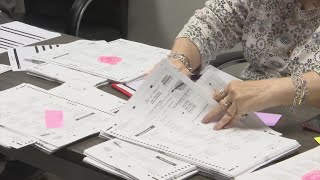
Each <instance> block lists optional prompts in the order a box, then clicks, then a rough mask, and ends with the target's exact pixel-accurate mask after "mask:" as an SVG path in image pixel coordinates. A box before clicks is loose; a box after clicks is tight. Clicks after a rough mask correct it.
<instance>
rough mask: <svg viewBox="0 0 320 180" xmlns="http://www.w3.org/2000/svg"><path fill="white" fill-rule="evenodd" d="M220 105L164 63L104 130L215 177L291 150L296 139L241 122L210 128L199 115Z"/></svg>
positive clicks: (226, 176)
mask: <svg viewBox="0 0 320 180" xmlns="http://www.w3.org/2000/svg"><path fill="white" fill-rule="evenodd" d="M217 105H218V103H217V102H215V101H214V100H213V99H212V98H211V96H209V95H207V94H205V93H203V91H202V90H201V89H200V88H199V87H198V86H196V85H195V84H194V82H192V81H191V80H190V79H189V78H188V77H186V76H184V75H183V74H181V73H180V72H179V71H178V70H177V69H175V68H174V67H173V65H172V64H171V63H170V62H169V61H162V62H161V63H160V64H159V65H158V66H157V68H156V69H155V70H154V71H153V72H152V74H151V75H149V77H148V79H147V80H146V81H145V82H144V83H143V85H142V86H141V87H140V88H139V90H138V91H137V92H136V93H135V94H134V95H133V96H132V97H131V99H130V100H129V101H128V102H127V104H126V105H125V106H124V107H122V108H121V110H120V111H119V112H118V113H117V114H116V115H115V116H114V117H113V118H112V119H111V121H112V122H113V123H110V126H109V127H108V126H106V129H104V130H102V132H101V136H102V137H116V138H119V139H122V140H125V141H128V142H131V143H135V144H138V145H140V146H143V147H146V148H150V149H153V150H156V151H159V152H161V153H164V154H166V155H169V156H172V157H174V158H178V159H180V160H183V161H185V162H188V163H190V164H193V165H196V166H197V167H198V168H199V169H200V170H201V171H204V172H207V173H209V174H211V175H212V176H213V178H217V179H229V178H234V177H236V176H239V175H240V174H243V173H245V172H250V171H252V170H254V169H256V168H258V167H260V166H262V165H264V164H266V163H268V162H270V161H272V160H274V159H276V158H279V157H281V156H283V155H286V154H287V153H289V152H292V151H293V150H295V149H296V148H298V147H299V146H300V145H299V143H298V142H297V141H295V140H291V139H287V138H283V137H279V136H275V135H271V134H268V133H264V132H259V131H256V130H252V129H250V128H248V127H247V126H246V125H245V124H244V123H241V122H240V123H238V124H237V126H236V127H234V128H230V129H223V130H220V131H216V130H213V126H214V125H215V124H216V122H212V123H209V124H202V123H201V120H202V118H203V117H204V116H205V115H206V114H207V113H208V112H209V111H210V110H211V109H212V108H213V107H216V106H217Z"/></svg>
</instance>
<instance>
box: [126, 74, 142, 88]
mask: <svg viewBox="0 0 320 180" xmlns="http://www.w3.org/2000/svg"><path fill="white" fill-rule="evenodd" d="M144 81H145V77H142V78H139V79H135V80H133V81H130V82H127V83H125V86H128V87H129V88H131V89H133V90H134V91H137V90H138V89H139V87H140V86H141V85H142V84H143V82H144Z"/></svg>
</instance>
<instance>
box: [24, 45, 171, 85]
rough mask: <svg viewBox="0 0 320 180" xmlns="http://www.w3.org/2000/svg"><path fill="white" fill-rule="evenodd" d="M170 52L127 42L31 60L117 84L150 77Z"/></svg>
mask: <svg viewBox="0 0 320 180" xmlns="http://www.w3.org/2000/svg"><path fill="white" fill-rule="evenodd" d="M169 52H170V51H169V50H166V49H161V48H158V47H153V46H149V45H145V44H141V43H137V42H132V41H128V40H124V39H119V40H115V41H111V42H108V43H105V44H101V43H92V44H90V45H83V44H82V45H78V46H76V47H75V46H69V47H67V48H59V49H56V50H53V51H50V52H47V53H41V54H37V55H34V56H32V57H30V58H29V59H30V60H37V61H44V62H48V63H51V64H56V65H59V66H63V67H67V68H70V69H74V70H77V71H81V72H84V73H88V74H91V75H94V76H99V77H101V78H104V79H109V80H112V81H116V82H128V81H130V80H133V79H136V78H139V77H141V76H143V75H144V74H146V73H147V72H148V71H150V69H152V68H153V66H154V65H156V64H157V63H158V62H160V61H161V60H162V59H163V58H165V57H166V56H167V55H168V53H169Z"/></svg>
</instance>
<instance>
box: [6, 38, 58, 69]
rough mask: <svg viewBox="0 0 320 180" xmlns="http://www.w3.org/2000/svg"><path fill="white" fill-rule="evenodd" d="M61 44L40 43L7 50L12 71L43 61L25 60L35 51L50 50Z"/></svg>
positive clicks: (30, 66) (35, 52) (34, 65)
mask: <svg viewBox="0 0 320 180" xmlns="http://www.w3.org/2000/svg"><path fill="white" fill-rule="evenodd" d="M60 46H61V45H59V44H56V45H42V46H28V47H18V48H13V49H9V50H8V57H9V61H10V65H11V68H12V70H13V71H25V70H26V69H27V68H32V67H36V66H38V65H39V64H41V63H43V62H41V61H25V59H26V58H27V57H28V56H32V55H34V54H37V53H41V52H45V51H50V50H52V49H55V48H58V47H60Z"/></svg>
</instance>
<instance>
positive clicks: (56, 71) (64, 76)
mask: <svg viewBox="0 0 320 180" xmlns="http://www.w3.org/2000/svg"><path fill="white" fill-rule="evenodd" d="M27 71H28V72H27V73H28V74H29V75H32V76H36V77H39V78H43V79H46V80H49V81H54V82H58V83H73V84H86V85H90V86H100V85H103V84H105V83H107V79H105V78H102V77H99V76H95V75H91V74H88V73H84V72H81V71H77V70H74V69H70V68H67V67H63V66H59V65H56V64H50V63H43V64H40V65H38V66H36V67H33V68H28V69H27Z"/></svg>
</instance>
